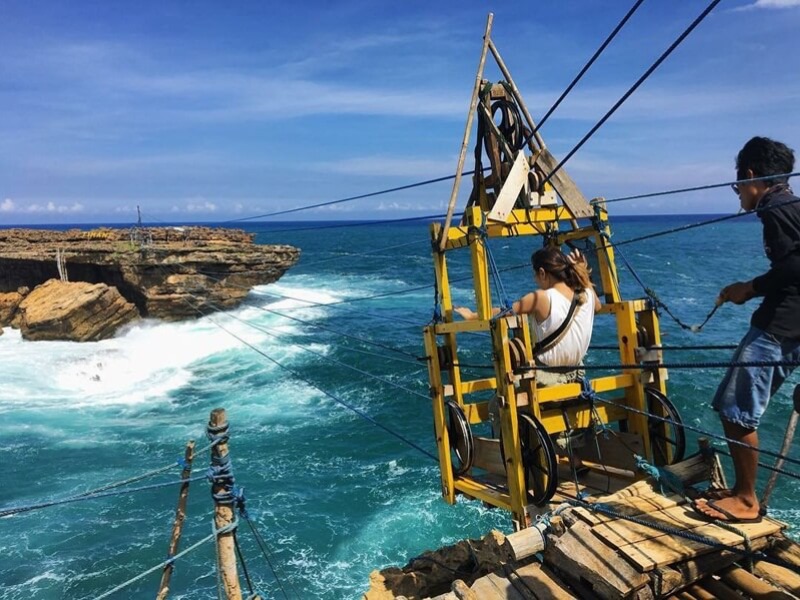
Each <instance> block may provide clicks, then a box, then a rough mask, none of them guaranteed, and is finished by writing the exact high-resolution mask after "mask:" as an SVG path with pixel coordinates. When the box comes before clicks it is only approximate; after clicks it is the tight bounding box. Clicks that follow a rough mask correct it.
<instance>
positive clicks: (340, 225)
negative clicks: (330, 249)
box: [249, 213, 458, 234]
mask: <svg viewBox="0 0 800 600" xmlns="http://www.w3.org/2000/svg"><path fill="white" fill-rule="evenodd" d="M446 216H447V215H446V214H442V213H438V214H432V215H422V216H419V217H403V218H399V219H381V220H376V221H337V222H335V223H325V224H324V225H312V226H310V227H287V228H283V229H255V230H250V231H249V233H263V234H268V233H293V232H297V231H318V230H320V229H349V228H351V227H374V226H375V225H392V224H394V223H412V222H414V221H431V220H434V219H441V218H443V217H446ZM457 216H458V215H457Z"/></svg>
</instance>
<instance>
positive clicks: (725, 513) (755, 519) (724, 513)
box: [692, 500, 764, 525]
mask: <svg viewBox="0 0 800 600" xmlns="http://www.w3.org/2000/svg"><path fill="white" fill-rule="evenodd" d="M705 505H706V506H708V507H710V508H712V509H713V510H715V511H717V512H718V513H720V514H722V516H723V517H725V518H724V519H721V518H719V517H712V516H711V515H709V514H706V513H704V512H703V511H701V510H700V509H699V508H698V506H697V504H696V503H695V502H692V509H693V510H694V512H696V513H697V514H698V515H700V516H701V517H703V518H704V519H706V520H707V521H716V522H720V523H730V524H732V525H735V524H736V523H760V522H761V520H762V519H763V518H764V516H763V515H762V514H761V511H759V513H758V516H757V517H752V518H749V519H745V518H742V517H737V516H736V515H734V514H732V513H730V512H728V511H727V510H725V509H724V508H722V507H721V506H717V505H716V504H715V503H714V501H713V500H708V501H707V502H706V504H705Z"/></svg>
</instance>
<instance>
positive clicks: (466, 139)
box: [439, 13, 494, 252]
mask: <svg viewBox="0 0 800 600" xmlns="http://www.w3.org/2000/svg"><path fill="white" fill-rule="evenodd" d="M493 20H494V13H489V16H488V17H486V31H485V32H484V34H483V48H481V59H480V61H479V62H478V73H477V74H476V75H475V85H474V86H473V88H472V99H471V100H470V102H469V113H468V114H467V126H466V127H465V128H464V140H463V141H462V142H461V152H460V153H459V155H458V168H457V169H456V178H455V180H454V181H453V190H452V191H451V192H450V202H449V203H448V204H447V217H446V218H445V220H444V227H443V228H442V237H441V238H440V239H439V252H444V248H445V246H446V245H447V232H448V230H449V229H450V222H451V221H452V220H453V210H455V207H456V197H457V196H458V188H459V186H460V185H461V173H462V171H463V170H464V161H465V160H466V158H467V144H469V134H470V131H471V130H472V119H473V117H474V116H475V111H476V110H477V108H478V93H479V92H480V90H481V81H482V80H483V67H484V65H485V64H486V52H487V50H488V48H489V44H490V43H491V39H490V38H489V36H490V35H491V33H492V21H493Z"/></svg>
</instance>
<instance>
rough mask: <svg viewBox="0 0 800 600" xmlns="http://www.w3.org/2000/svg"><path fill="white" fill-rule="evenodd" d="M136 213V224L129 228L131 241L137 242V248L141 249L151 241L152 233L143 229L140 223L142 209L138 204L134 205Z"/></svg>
mask: <svg viewBox="0 0 800 600" xmlns="http://www.w3.org/2000/svg"><path fill="white" fill-rule="evenodd" d="M136 215H137V216H138V220H137V221H136V226H135V227H133V229H131V243H132V244H138V245H139V248H140V249H142V248H143V247H144V246H146V245H149V244H152V243H153V235H152V234H151V233H150V232H149V231H145V229H144V226H143V225H142V211H141V209H140V208H139V205H138V204H137V205H136Z"/></svg>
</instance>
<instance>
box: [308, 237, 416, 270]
mask: <svg viewBox="0 0 800 600" xmlns="http://www.w3.org/2000/svg"><path fill="white" fill-rule="evenodd" d="M428 243H430V240H427V239H424V240H415V241H413V242H405V243H403V244H394V245H392V246H384V247H383V248H374V249H372V250H367V251H366V252H342V253H340V254H337V255H336V256H329V257H328V258H320V259H318V260H312V261H310V262H305V261H303V260H302V258H301V259H300V262H299V263H297V264H296V265H294V266H293V267H292V269H293V270H294V269H300V268H306V267H311V266H317V265H320V264H322V263H327V262H332V261H335V260H342V259H345V258H347V259H353V258H356V257H359V256H370V255H373V254H379V253H381V252H386V251H388V250H397V249H398V248H405V247H407V246H418V245H420V244H428ZM403 256H405V257H408V258H416V255H413V254H407V255H403ZM392 258H393V259H396V258H398V257H396V256H394V257H392Z"/></svg>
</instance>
